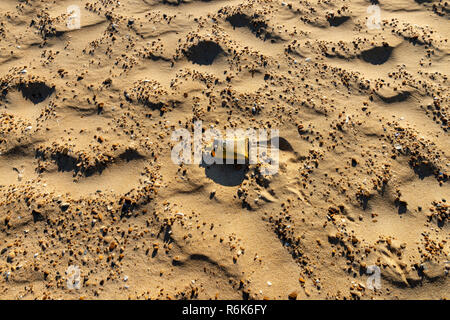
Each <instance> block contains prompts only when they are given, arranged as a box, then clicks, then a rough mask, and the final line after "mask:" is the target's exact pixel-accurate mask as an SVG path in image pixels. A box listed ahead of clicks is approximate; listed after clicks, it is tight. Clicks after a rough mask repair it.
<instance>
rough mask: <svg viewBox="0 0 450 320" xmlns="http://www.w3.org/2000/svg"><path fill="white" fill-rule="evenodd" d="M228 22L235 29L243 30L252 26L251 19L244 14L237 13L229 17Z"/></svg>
mask: <svg viewBox="0 0 450 320" xmlns="http://www.w3.org/2000/svg"><path fill="white" fill-rule="evenodd" d="M227 21H228V22H229V23H230V24H231V25H232V26H233V28H243V27H247V26H249V25H250V18H249V17H248V16H247V15H246V14H243V13H236V14H233V15H231V16H229V17H227Z"/></svg>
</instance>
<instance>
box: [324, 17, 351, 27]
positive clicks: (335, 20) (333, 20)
mask: <svg viewBox="0 0 450 320" xmlns="http://www.w3.org/2000/svg"><path fill="white" fill-rule="evenodd" d="M348 19H350V17H346V16H344V17H330V18H328V19H327V20H328V23H329V24H330V26H332V27H339V26H340V25H341V24H343V23H344V22H346V21H347V20H348Z"/></svg>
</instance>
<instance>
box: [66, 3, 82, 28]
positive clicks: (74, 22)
mask: <svg viewBox="0 0 450 320" xmlns="http://www.w3.org/2000/svg"><path fill="white" fill-rule="evenodd" d="M67 14H68V15H69V17H68V18H67V28H69V29H70V30H77V29H80V28H81V10H80V7H79V6H77V5H72V6H69V7H67Z"/></svg>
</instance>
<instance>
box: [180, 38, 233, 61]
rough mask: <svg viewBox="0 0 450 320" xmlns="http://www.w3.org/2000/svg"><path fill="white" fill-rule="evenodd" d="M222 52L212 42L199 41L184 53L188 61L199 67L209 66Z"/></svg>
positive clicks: (220, 48)
mask: <svg viewBox="0 0 450 320" xmlns="http://www.w3.org/2000/svg"><path fill="white" fill-rule="evenodd" d="M223 53H224V51H223V49H222V47H221V46H219V45H218V44H217V43H215V42H213V41H200V42H199V43H197V44H196V45H194V46H192V47H190V48H189V49H188V51H187V53H186V56H187V58H188V60H189V61H191V62H192V63H196V64H200V65H211V64H212V63H213V62H214V60H215V59H216V58H217V57H218V56H219V55H220V54H223Z"/></svg>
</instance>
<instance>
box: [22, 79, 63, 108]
mask: <svg viewBox="0 0 450 320" xmlns="http://www.w3.org/2000/svg"><path fill="white" fill-rule="evenodd" d="M18 89H19V91H20V92H22V95H23V97H24V98H25V99H27V100H30V101H31V102H33V103H34V104H38V103H41V102H42V101H44V100H45V99H47V98H48V97H49V96H50V95H51V94H52V93H53V92H54V91H55V87H49V86H47V85H46V84H45V83H44V82H31V83H27V84H24V83H21V84H19V86H18Z"/></svg>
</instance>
